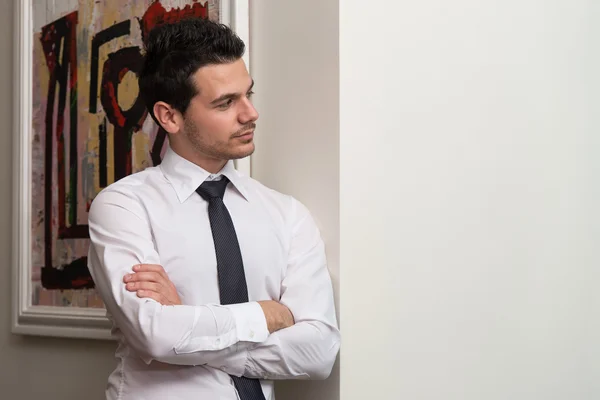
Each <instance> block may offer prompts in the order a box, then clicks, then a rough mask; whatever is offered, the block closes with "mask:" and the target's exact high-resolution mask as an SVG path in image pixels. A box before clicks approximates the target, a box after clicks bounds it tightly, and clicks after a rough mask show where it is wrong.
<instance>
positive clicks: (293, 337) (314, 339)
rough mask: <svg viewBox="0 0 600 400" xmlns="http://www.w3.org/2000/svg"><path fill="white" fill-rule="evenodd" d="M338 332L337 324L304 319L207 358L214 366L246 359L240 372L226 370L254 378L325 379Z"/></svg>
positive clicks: (219, 367)
mask: <svg viewBox="0 0 600 400" xmlns="http://www.w3.org/2000/svg"><path fill="white" fill-rule="evenodd" d="M339 347H340V336H339V331H338V330H337V328H335V327H332V326H328V325H326V324H324V323H322V322H318V321H304V322H299V323H296V324H295V325H293V326H291V327H289V328H286V329H282V330H280V331H277V332H274V333H272V334H271V335H270V336H269V337H268V338H267V340H265V341H264V342H261V343H240V344H239V345H238V346H237V350H236V351H231V352H229V353H228V354H222V356H223V357H221V359H220V360H218V361H216V362H210V363H209V364H208V365H209V366H211V367H214V368H218V369H221V370H225V369H224V368H222V367H223V366H227V365H230V364H231V365H239V363H240V360H245V361H244V363H245V369H244V371H243V373H239V371H231V370H229V371H228V372H229V373H231V374H234V372H238V373H237V374H234V375H237V376H241V375H243V376H245V377H247V378H256V379H270V380H280V379H325V378H327V377H328V376H329V374H330V373H331V369H332V368H333V364H334V362H335V358H336V355H337V352H338V350H339Z"/></svg>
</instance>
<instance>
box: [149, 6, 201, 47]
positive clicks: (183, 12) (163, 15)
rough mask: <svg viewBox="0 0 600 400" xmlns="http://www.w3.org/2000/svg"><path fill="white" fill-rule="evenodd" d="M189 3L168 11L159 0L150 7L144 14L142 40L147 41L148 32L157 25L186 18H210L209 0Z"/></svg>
mask: <svg viewBox="0 0 600 400" xmlns="http://www.w3.org/2000/svg"><path fill="white" fill-rule="evenodd" d="M196 1H197V0H196ZM196 1H195V2H194V4H188V5H186V6H185V7H183V8H173V9H172V10H171V11H167V10H166V9H165V8H164V7H163V5H162V4H161V3H160V1H159V0H157V1H155V2H154V3H152V5H150V7H148V9H147V10H146V12H145V13H144V15H143V16H142V21H141V28H142V40H144V41H146V38H147V37H148V33H149V32H150V31H151V30H152V29H153V28H155V27H157V26H160V25H163V24H169V23H173V22H177V21H179V20H181V19H184V18H204V19H207V18H208V2H206V3H205V4H200V3H197V2H196Z"/></svg>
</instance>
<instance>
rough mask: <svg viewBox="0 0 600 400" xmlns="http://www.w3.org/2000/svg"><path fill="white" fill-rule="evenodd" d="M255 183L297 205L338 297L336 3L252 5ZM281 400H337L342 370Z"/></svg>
mask: <svg viewBox="0 0 600 400" xmlns="http://www.w3.org/2000/svg"><path fill="white" fill-rule="evenodd" d="M250 20H251V32H250V33H251V35H250V40H251V43H252V49H251V61H250V66H251V74H252V75H253V77H254V80H255V82H256V97H255V105H256V107H257V109H258V111H259V112H260V113H261V116H260V119H259V121H258V129H257V132H258V133H257V137H256V144H257V150H256V152H255V154H254V156H253V159H252V174H253V175H254V177H255V178H257V179H258V180H260V181H261V182H263V183H264V184H266V185H267V186H270V187H272V188H274V189H276V190H279V191H281V192H283V193H287V194H291V195H293V196H295V197H296V198H298V199H299V200H300V201H302V202H303V203H304V204H305V205H306V206H307V207H308V208H309V209H310V210H311V212H312V214H313V215H314V217H315V219H316V220H317V223H318V225H319V227H320V229H321V233H322V236H323V238H324V240H325V245H326V249H327V257H328V262H329V269H330V271H331V274H332V277H333V281H334V287H335V290H336V300H338V299H339V296H338V295H337V294H338V288H339V285H338V283H339V79H338V77H339V72H338V71H339V67H338V1H337V0H313V1H302V2H301V1H253V2H252V8H251V19H250ZM277 388H278V390H277V394H278V400H292V399H298V400H306V399H310V400H337V399H339V366H338V365H336V366H335V368H334V371H333V373H332V376H331V377H330V378H329V379H328V380H326V381H320V382H286V383H281V384H279V385H278V386H277Z"/></svg>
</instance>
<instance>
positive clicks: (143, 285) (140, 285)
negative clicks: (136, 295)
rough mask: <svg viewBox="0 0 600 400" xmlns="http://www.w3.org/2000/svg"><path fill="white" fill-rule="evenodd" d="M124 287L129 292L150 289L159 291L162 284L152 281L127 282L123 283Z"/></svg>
mask: <svg viewBox="0 0 600 400" xmlns="http://www.w3.org/2000/svg"><path fill="white" fill-rule="evenodd" d="M125 288H126V289H127V290H129V291H130V292H135V291H137V290H151V291H153V292H158V293H160V292H161V288H162V285H161V284H159V283H154V282H129V283H127V285H125Z"/></svg>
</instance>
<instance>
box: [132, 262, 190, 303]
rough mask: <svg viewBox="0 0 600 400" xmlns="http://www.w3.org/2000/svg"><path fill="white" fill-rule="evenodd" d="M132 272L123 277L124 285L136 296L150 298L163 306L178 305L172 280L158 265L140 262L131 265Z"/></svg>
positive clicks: (179, 300) (177, 295) (178, 301)
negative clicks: (139, 263)
mask: <svg viewBox="0 0 600 400" xmlns="http://www.w3.org/2000/svg"><path fill="white" fill-rule="evenodd" d="M133 271H134V273H133V274H127V275H125V277H123V282H125V284H126V285H125V287H126V288H127V290H128V291H130V292H136V293H137V295H138V297H141V298H150V299H154V300H156V301H158V302H159V303H160V304H162V305H164V306H174V305H180V304H181V299H180V298H179V294H178V293H177V289H176V288H175V285H173V282H171V280H170V279H169V277H168V276H167V273H166V272H165V270H164V268H163V267H162V266H160V265H154V264H141V265H136V266H134V267H133Z"/></svg>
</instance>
